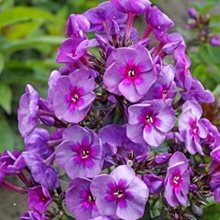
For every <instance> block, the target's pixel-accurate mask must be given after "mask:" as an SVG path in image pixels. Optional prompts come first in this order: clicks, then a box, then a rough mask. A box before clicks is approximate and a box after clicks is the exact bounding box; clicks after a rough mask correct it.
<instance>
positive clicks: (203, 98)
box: [182, 79, 215, 103]
mask: <svg viewBox="0 0 220 220" xmlns="http://www.w3.org/2000/svg"><path fill="white" fill-rule="evenodd" d="M182 98H183V99H184V100H191V101H197V102H205V103H213V102H214V101H215V98H214V96H213V94H212V93H211V92H210V91H209V90H205V89H204V87H203V85H202V84H201V82H199V80H197V79H192V85H191V88H190V89H189V90H186V91H185V92H182Z"/></svg>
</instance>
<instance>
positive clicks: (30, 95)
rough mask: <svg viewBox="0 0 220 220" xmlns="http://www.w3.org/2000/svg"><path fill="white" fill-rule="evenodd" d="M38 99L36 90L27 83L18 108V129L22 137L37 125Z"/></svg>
mask: <svg viewBox="0 0 220 220" xmlns="http://www.w3.org/2000/svg"><path fill="white" fill-rule="evenodd" d="M39 100H40V97H39V94H38V92H36V91H35V89H34V88H33V87H32V86H31V85H27V86H26V88H25V93H24V94H23V95H22V96H21V98H20V102H19V108H18V129H19V131H20V133H21V135H22V136H23V137H24V136H25V135H27V134H29V133H30V132H31V131H32V130H33V129H34V128H35V127H36V125H37V119H38V111H39Z"/></svg>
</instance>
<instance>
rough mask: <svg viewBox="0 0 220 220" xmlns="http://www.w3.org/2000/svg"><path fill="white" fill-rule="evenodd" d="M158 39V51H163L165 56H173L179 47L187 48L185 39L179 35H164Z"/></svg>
mask: <svg viewBox="0 0 220 220" xmlns="http://www.w3.org/2000/svg"><path fill="white" fill-rule="evenodd" d="M156 37H157V38H158V40H159V41H160V43H159V45H158V49H161V50H162V51H163V52H164V53H165V54H168V55H170V54H173V53H174V51H175V50H176V49H177V48H178V47H179V46H180V47H183V48H185V47H186V44H185V42H184V39H183V37H182V35H181V34H179V33H164V34H163V35H159V36H156Z"/></svg>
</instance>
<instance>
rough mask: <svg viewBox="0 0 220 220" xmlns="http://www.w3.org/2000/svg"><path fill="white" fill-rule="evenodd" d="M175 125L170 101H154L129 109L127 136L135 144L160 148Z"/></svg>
mask: <svg viewBox="0 0 220 220" xmlns="http://www.w3.org/2000/svg"><path fill="white" fill-rule="evenodd" d="M174 124H175V112H174V110H173V108H172V107H171V103H170V100H167V101H164V100H152V101H145V102H142V103H140V104H135V105H132V106H130V107H129V108H128V125H127V136H128V138H129V139H130V140H132V141H134V142H135V143H142V142H143V141H145V142H146V143H147V144H149V145H151V146H153V147H158V146H159V145H160V144H161V143H162V142H163V141H164V140H165V138H166V133H167V132H169V131H170V130H171V129H172V128H173V126H174Z"/></svg>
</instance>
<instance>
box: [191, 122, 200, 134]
mask: <svg viewBox="0 0 220 220" xmlns="http://www.w3.org/2000/svg"><path fill="white" fill-rule="evenodd" d="M198 130H199V129H198V127H197V124H196V121H193V122H191V132H192V134H193V135H197V134H198Z"/></svg>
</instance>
